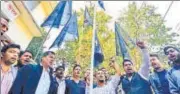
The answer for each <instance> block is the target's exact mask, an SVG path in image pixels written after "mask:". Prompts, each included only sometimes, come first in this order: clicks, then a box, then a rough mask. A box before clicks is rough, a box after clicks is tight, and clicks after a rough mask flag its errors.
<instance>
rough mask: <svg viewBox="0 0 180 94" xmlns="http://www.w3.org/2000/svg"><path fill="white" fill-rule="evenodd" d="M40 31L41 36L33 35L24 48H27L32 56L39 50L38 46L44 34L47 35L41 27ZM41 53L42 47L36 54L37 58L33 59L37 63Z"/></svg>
mask: <svg viewBox="0 0 180 94" xmlns="http://www.w3.org/2000/svg"><path fill="white" fill-rule="evenodd" d="M41 31H42V32H41V34H42V36H41V37H33V39H32V40H31V42H30V43H29V45H28V47H27V48H26V50H29V51H31V52H32V53H33V57H34V58H35V56H36V54H37V52H38V50H39V47H40V46H41V44H42V42H43V40H44V38H45V36H46V35H47V34H46V32H45V31H44V30H43V29H42V30H41ZM42 53H43V48H41V49H40V51H39V54H38V55H37V58H36V60H35V61H36V62H38V63H39V62H40V58H41V55H42Z"/></svg>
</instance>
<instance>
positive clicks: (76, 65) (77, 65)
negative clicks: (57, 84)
mask: <svg viewBox="0 0 180 94" xmlns="http://www.w3.org/2000/svg"><path fill="white" fill-rule="evenodd" d="M76 67H80V68H81V65H79V64H75V65H74V67H73V70H74V69H75V68H76Z"/></svg>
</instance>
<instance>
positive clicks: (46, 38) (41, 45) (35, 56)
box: [34, 20, 55, 61]
mask: <svg viewBox="0 0 180 94" xmlns="http://www.w3.org/2000/svg"><path fill="white" fill-rule="evenodd" d="M54 22H55V20H54ZM52 28H53V26H51V27H50V29H49V30H48V33H47V35H46V37H45V38H44V40H43V42H42V43H41V45H40V47H39V49H38V51H37V53H36V56H35V58H34V61H36V58H37V56H38V54H39V52H40V50H41V48H42V46H43V44H44V43H45V42H46V39H47V37H48V35H49V33H50V31H51V30H52Z"/></svg>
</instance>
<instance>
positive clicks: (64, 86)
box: [56, 78, 66, 94]
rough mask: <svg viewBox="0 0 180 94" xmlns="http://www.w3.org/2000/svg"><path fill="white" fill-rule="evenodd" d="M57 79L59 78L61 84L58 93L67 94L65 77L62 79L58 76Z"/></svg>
mask: <svg viewBox="0 0 180 94" xmlns="http://www.w3.org/2000/svg"><path fill="white" fill-rule="evenodd" d="M56 79H57V82H58V84H59V86H58V93H57V94H65V89H66V83H65V79H62V80H60V79H58V78H56Z"/></svg>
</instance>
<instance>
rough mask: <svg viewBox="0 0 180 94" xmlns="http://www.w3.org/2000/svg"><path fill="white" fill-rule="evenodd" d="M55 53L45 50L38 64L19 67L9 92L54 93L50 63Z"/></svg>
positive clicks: (27, 93)
mask: <svg viewBox="0 0 180 94" xmlns="http://www.w3.org/2000/svg"><path fill="white" fill-rule="evenodd" d="M54 60H55V53H54V52H52V51H47V52H45V53H44V54H43V56H42V58H41V62H40V63H39V64H38V65H33V64H29V65H25V66H24V67H22V68H21V69H19V71H18V74H17V77H16V79H15V81H14V84H13V86H12V88H11V91H10V92H9V94H54V93H55V89H57V87H55V84H54V80H53V76H52V73H53V71H52V68H51V66H52V64H53V62H54Z"/></svg>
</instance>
